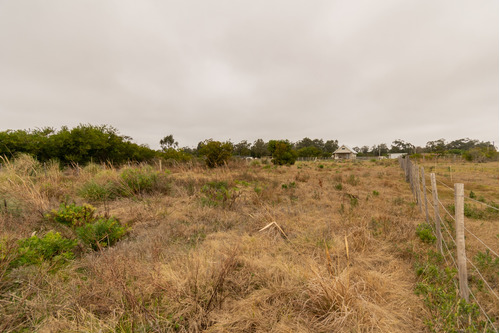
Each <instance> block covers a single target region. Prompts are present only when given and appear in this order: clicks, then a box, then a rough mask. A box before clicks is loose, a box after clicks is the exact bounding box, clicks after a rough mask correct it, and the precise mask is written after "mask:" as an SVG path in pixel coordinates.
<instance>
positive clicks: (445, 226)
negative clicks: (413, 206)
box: [400, 160, 499, 333]
mask: <svg viewBox="0 0 500 333" xmlns="http://www.w3.org/2000/svg"><path fill="white" fill-rule="evenodd" d="M407 163H409V164H410V166H413V163H411V161H409V160H408V161H407ZM400 165H401V168H403V167H404V164H403V162H402V161H401V163H400ZM404 171H405V176H406V179H407V180H408V179H409V180H410V184H411V185H412V189H413V190H414V191H415V184H413V181H411V179H412V177H413V176H414V174H413V169H410V170H409V171H408V170H404ZM424 176H425V175H424ZM429 177H430V175H429ZM436 181H437V182H439V183H440V184H442V185H443V186H445V187H446V188H448V189H450V190H452V191H453V192H455V190H454V189H453V188H451V187H450V186H448V185H447V184H445V183H443V182H442V181H440V180H438V179H437V178H436ZM417 183H418V184H417V185H416V186H417V187H418V189H417V190H418V191H420V190H421V188H420V183H421V182H420V179H419V180H418V182H417ZM422 191H424V192H425V190H424V189H422ZM427 191H428V192H429V193H430V194H431V195H432V191H431V190H430V189H428V188H427ZM413 194H414V196H415V199H416V200H418V199H417V194H416V193H415V192H414V193H413ZM464 198H466V199H468V200H472V201H475V202H477V203H480V204H482V205H485V206H487V207H490V208H492V209H495V210H497V211H498V210H499V209H498V208H496V207H493V206H491V205H488V204H486V203H484V202H481V201H478V200H475V199H473V198H469V197H465V196H464ZM437 202H438V203H439V204H440V205H441V207H442V208H443V209H444V211H445V212H446V214H447V215H448V216H449V217H450V218H451V219H452V220H453V221H455V217H454V216H453V215H452V214H451V213H450V212H449V211H448V209H447V208H446V207H445V206H444V204H443V203H442V202H441V200H439V197H438V200H437ZM427 203H429V204H430V205H431V207H432V206H433V203H431V202H430V200H429V198H427V200H426V204H427ZM438 219H439V221H437V223H439V224H440V225H441V226H442V227H443V228H444V230H445V231H446V233H447V234H448V236H449V237H450V240H451V241H452V242H453V244H454V245H455V246H456V242H455V239H454V238H453V236H452V234H451V232H450V230H449V229H448V226H447V225H446V223H444V222H443V220H442V219H441V216H440V215H438ZM430 225H431V229H432V231H433V233H434V235H435V236H437V230H435V227H434V226H433V225H432V224H430ZM464 229H465V230H466V231H467V232H468V233H469V234H470V235H472V236H473V237H474V238H476V239H477V240H478V241H479V242H480V243H481V244H483V245H484V246H485V247H486V248H487V249H488V250H489V251H490V252H491V253H493V254H494V255H495V256H496V257H497V258H498V254H497V253H496V252H495V251H493V250H492V249H491V248H490V247H489V246H488V245H486V244H485V243H484V242H483V241H482V240H481V239H480V238H479V237H478V236H476V235H475V234H474V233H473V232H471V231H470V230H468V229H467V228H466V227H465V226H464ZM442 243H444V246H445V247H446V254H447V255H443V258H444V260H445V262H446V265H447V266H448V267H450V266H453V267H454V268H456V269H457V270H458V265H457V262H456V261H455V258H454V256H453V253H452V251H451V250H450V248H449V247H448V243H447V241H446V240H445V239H444V238H443V239H442ZM447 256H449V257H450V259H451V260H452V262H453V265H451V264H450V262H448V259H447V258H446V257H447ZM466 260H467V261H468V262H469V263H470V265H471V266H472V267H473V268H474V269H475V271H476V272H477V273H478V275H479V277H480V278H481V280H482V281H483V282H484V284H485V285H486V286H487V287H488V289H489V292H490V293H492V294H493V296H494V297H495V298H496V299H497V300H498V299H499V297H498V295H497V293H496V292H495V291H494V290H493V288H492V287H491V286H490V285H489V283H488V282H487V281H486V279H485V278H484V276H483V275H482V274H481V272H480V271H479V269H478V268H477V267H476V265H474V263H473V262H472V261H471V260H470V259H468V258H467V257H466ZM452 281H453V284H454V285H455V288H456V289H457V290H458V289H459V288H458V285H457V283H456V281H455V279H452ZM467 288H468V289H469V293H470V295H472V297H473V298H474V301H475V303H476V304H477V305H478V307H479V308H480V310H481V312H482V314H483V315H484V317H485V318H486V319H487V321H488V322H489V324H490V325H491V327H492V328H493V330H494V331H495V332H497V333H498V330H497V328H496V327H495V325H494V324H493V323H492V321H491V319H490V318H489V316H488V315H487V314H486V311H485V310H484V308H483V307H482V306H481V304H480V303H479V301H478V299H477V298H476V296H475V295H474V293H473V292H472V290H471V289H470V287H469V286H468V287H467ZM473 326H474V327H475V325H474V324H473ZM485 330H486V329H485Z"/></svg>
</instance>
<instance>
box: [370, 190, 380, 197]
mask: <svg viewBox="0 0 500 333" xmlns="http://www.w3.org/2000/svg"><path fill="white" fill-rule="evenodd" d="M372 193H373V195H374V196H376V197H378V196H379V194H380V193H379V192H378V191H373V192H372Z"/></svg>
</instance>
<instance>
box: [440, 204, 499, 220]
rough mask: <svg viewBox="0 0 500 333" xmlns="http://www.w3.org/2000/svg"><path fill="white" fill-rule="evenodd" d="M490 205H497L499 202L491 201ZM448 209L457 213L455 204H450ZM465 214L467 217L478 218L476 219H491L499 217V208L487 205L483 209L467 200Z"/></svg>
mask: <svg viewBox="0 0 500 333" xmlns="http://www.w3.org/2000/svg"><path fill="white" fill-rule="evenodd" d="M489 205H490V206H492V207H497V208H498V204H496V203H494V202H492V203H489ZM448 209H449V210H450V211H451V212H452V213H453V214H455V205H454V204H450V205H448ZM464 215H465V216H466V217H469V218H472V219H476V220H489V219H493V218H498V210H496V209H494V208H491V207H485V208H484V209H481V207H479V206H476V205H475V204H469V203H467V202H465V203H464Z"/></svg>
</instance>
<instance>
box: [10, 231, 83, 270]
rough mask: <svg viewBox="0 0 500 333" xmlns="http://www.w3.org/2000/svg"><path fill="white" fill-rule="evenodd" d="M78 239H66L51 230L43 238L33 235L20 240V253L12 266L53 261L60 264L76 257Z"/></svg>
mask: <svg viewBox="0 0 500 333" xmlns="http://www.w3.org/2000/svg"><path fill="white" fill-rule="evenodd" d="M76 244H77V241H76V240H71V239H66V238H64V237H62V236H61V235H60V234H59V233H57V232H53V231H49V232H48V233H47V234H46V235H45V236H44V237H43V238H39V237H38V236H32V237H30V238H26V239H22V240H20V241H19V248H18V255H17V256H16V258H15V259H14V260H13V261H12V262H11V264H10V266H11V267H12V268H15V267H20V266H26V265H40V264H42V263H43V262H51V263H53V264H55V265H60V264H63V263H65V262H67V261H68V260H71V259H74V257H75V255H74V254H73V249H74V247H75V246H76Z"/></svg>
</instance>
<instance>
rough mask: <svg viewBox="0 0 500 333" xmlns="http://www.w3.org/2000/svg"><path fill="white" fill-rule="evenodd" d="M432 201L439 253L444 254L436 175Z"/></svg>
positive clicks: (432, 176)
mask: <svg viewBox="0 0 500 333" xmlns="http://www.w3.org/2000/svg"><path fill="white" fill-rule="evenodd" d="M431 186H432V199H433V201H434V219H435V220H436V221H435V224H436V237H437V246H438V250H439V253H441V254H443V244H442V239H443V237H442V236H441V217H440V216H439V197H438V192H437V186H436V174H435V173H431Z"/></svg>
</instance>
